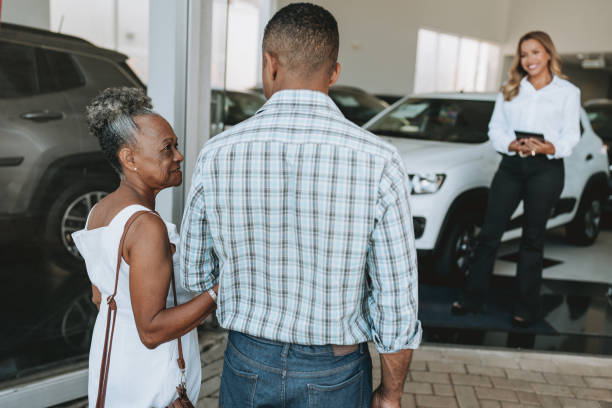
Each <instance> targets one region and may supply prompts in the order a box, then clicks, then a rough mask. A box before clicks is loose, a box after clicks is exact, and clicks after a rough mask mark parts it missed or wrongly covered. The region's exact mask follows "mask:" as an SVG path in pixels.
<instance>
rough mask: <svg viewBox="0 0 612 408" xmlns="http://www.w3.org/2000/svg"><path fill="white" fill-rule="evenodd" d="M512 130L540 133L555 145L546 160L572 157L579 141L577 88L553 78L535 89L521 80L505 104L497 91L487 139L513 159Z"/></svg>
mask: <svg viewBox="0 0 612 408" xmlns="http://www.w3.org/2000/svg"><path fill="white" fill-rule="evenodd" d="M515 130H520V131H523V132H533V133H542V134H543V135H544V139H546V140H547V141H549V142H551V143H552V144H553V145H554V146H555V154H554V155H548V158H549V159H559V158H562V157H567V156H569V155H570V154H572V149H573V148H574V146H576V144H577V143H578V141H579V140H580V89H578V88H577V87H576V86H574V85H573V84H571V83H570V82H569V81H566V80H565V79H562V78H559V77H557V76H556V75H553V79H552V81H551V82H550V83H549V84H548V85H546V86H545V87H544V88H541V89H539V90H536V89H535V88H534V87H533V85H532V84H531V82H529V81H528V80H527V77H524V78H523V79H522V80H521V83H520V88H519V93H518V95H517V96H515V97H514V99H512V100H511V101H509V102H508V101H505V100H504V96H503V94H502V93H501V92H500V93H499V95H498V96H497V100H496V101H495V109H493V115H492V116H491V121H490V122H489V139H490V140H491V143H492V144H493V148H494V149H495V150H497V151H498V152H500V153H503V154H507V155H509V156H513V155H515V154H516V152H509V151H508V145H509V144H510V143H511V142H512V141H513V140H514V139H516V135H515V134H514V131H515Z"/></svg>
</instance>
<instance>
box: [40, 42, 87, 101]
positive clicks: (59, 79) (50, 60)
mask: <svg viewBox="0 0 612 408" xmlns="http://www.w3.org/2000/svg"><path fill="white" fill-rule="evenodd" d="M44 52H45V56H46V59H47V64H48V66H49V68H50V72H51V73H52V75H53V80H54V83H55V86H56V88H55V89H56V90H58V91H63V90H67V89H72V88H77V87H79V86H83V85H85V79H84V78H83V75H82V74H81V71H80V70H79V68H78V67H77V66H76V64H75V62H74V60H73V59H72V57H71V56H70V54H67V53H65V52H59V51H53V50H45V51H44Z"/></svg>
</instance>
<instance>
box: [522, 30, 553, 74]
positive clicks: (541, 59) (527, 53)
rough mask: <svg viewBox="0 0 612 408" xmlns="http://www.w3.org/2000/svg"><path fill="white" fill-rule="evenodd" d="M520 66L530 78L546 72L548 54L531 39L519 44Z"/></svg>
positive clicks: (536, 41) (548, 59)
mask: <svg viewBox="0 0 612 408" xmlns="http://www.w3.org/2000/svg"><path fill="white" fill-rule="evenodd" d="M520 52H521V66H522V67H523V69H524V70H525V72H527V75H529V76H530V77H535V76H538V75H539V74H541V73H542V72H545V71H544V70H548V63H549V61H550V54H549V53H548V51H546V48H544V47H543V46H542V44H540V42H539V41H538V40H534V39H532V38H530V39H528V40H525V41H523V42H522V43H521V47H520Z"/></svg>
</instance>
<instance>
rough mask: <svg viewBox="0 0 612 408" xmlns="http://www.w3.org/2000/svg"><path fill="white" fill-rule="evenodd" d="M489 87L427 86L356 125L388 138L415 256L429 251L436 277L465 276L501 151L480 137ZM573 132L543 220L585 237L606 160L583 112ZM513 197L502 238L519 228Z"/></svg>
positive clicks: (601, 191)
mask: <svg viewBox="0 0 612 408" xmlns="http://www.w3.org/2000/svg"><path fill="white" fill-rule="evenodd" d="M495 97H496V95H495V94H466V93H451V94H427V95H415V96H410V97H405V98H403V99H401V100H399V101H398V102H396V103H395V104H393V105H392V106H391V107H389V108H388V109H386V110H385V111H383V112H381V113H380V114H378V115H377V116H375V117H374V118H372V120H370V121H369V122H368V123H366V124H365V125H364V127H365V128H366V129H368V130H369V131H371V132H373V133H375V134H377V135H379V136H380V137H382V138H383V139H385V140H386V141H388V142H390V143H391V144H393V145H394V146H395V147H396V148H397V150H398V151H399V153H400V154H401V156H402V158H403V159H404V163H405V166H406V169H407V171H408V173H409V174H410V178H411V183H412V197H411V206H412V215H413V220H414V229H415V237H416V245H417V250H418V253H419V257H420V258H421V259H423V257H426V259H432V260H433V262H434V266H435V273H436V277H437V278H440V279H443V280H450V281H457V280H459V281H460V280H461V279H463V277H465V273H466V271H467V266H468V263H469V261H470V258H471V256H472V252H473V249H474V244H475V237H476V236H477V234H478V231H479V226H480V225H481V224H482V220H483V218H484V213H485V209H486V205H487V195H488V190H489V186H490V184H491V180H492V179H493V175H494V174H495V171H496V170H497V167H498V165H499V162H500V160H501V155H500V154H499V153H497V152H496V151H495V150H494V149H493V147H492V146H491V144H490V143H489V142H488V136H487V128H488V123H489V119H490V118H491V113H492V112H493V107H494V104H495ZM580 122H581V133H582V134H581V139H580V142H579V143H578V145H577V146H576V147H575V148H574V151H573V154H572V155H571V156H570V157H568V158H566V159H565V160H564V163H565V186H564V188H563V192H562V193H561V198H560V200H559V202H558V204H557V206H556V207H555V209H554V211H553V214H552V217H551V218H550V220H549V221H548V225H547V227H548V228H553V227H557V226H559V225H565V226H566V232H567V237H568V239H569V240H570V241H572V242H574V243H576V244H579V245H589V244H592V243H593V242H594V241H595V239H596V238H597V235H598V233H599V228H600V220H601V211H602V204H603V203H604V202H605V199H606V196H607V193H606V189H607V177H608V163H607V157H606V153H605V150H604V148H603V145H602V142H601V140H600V139H599V138H598V137H597V136H596V135H595V133H593V130H592V129H591V125H590V123H589V120H588V118H587V116H586V114H585V113H584V111H582V112H581V115H580ZM522 214H523V205H522V203H521V204H519V206H518V208H517V209H516V212H515V213H514V214H513V216H512V218H511V221H510V222H509V224H508V226H507V230H506V233H505V234H504V236H503V238H502V240H503V241H506V240H509V239H513V238H516V237H519V236H520V234H521V230H520V228H521V223H522Z"/></svg>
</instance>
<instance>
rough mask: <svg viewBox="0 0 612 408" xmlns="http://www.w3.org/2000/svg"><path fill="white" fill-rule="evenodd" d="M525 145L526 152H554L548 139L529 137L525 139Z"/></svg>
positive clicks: (550, 153) (533, 153) (552, 153)
mask: <svg viewBox="0 0 612 408" xmlns="http://www.w3.org/2000/svg"><path fill="white" fill-rule="evenodd" d="M525 147H526V150H527V152H526V153H528V154H531V155H532V156H533V155H536V154H548V155H554V154H555V146H554V145H553V144H552V143H550V142H549V141H544V142H543V141H541V140H540V139H537V138H534V137H530V138H528V139H525Z"/></svg>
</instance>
